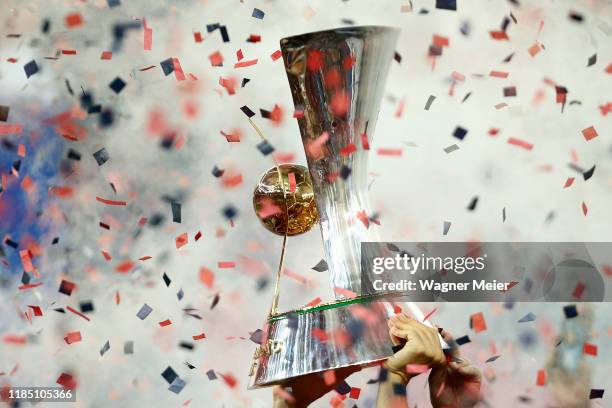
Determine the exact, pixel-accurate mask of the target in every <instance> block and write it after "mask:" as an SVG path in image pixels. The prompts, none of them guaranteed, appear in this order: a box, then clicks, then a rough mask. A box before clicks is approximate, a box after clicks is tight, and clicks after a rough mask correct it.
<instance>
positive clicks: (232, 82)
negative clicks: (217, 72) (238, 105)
mask: <svg viewBox="0 0 612 408" xmlns="http://www.w3.org/2000/svg"><path fill="white" fill-rule="evenodd" d="M219 85H221V86H222V87H223V88H225V90H226V91H227V93H228V95H233V94H235V93H236V86H237V85H238V81H237V80H236V79H235V78H223V77H221V78H219Z"/></svg>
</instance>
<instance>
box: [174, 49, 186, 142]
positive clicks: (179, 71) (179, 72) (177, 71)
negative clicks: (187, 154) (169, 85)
mask: <svg viewBox="0 0 612 408" xmlns="http://www.w3.org/2000/svg"><path fill="white" fill-rule="evenodd" d="M172 65H173V66H174V77H175V78H176V80H177V81H184V80H185V73H184V72H183V67H181V63H180V62H179V59H178V58H172ZM177 147H178V146H177Z"/></svg>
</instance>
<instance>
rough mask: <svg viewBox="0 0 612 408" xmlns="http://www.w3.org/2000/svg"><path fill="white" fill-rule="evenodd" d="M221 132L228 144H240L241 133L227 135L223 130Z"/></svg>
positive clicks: (235, 132)
mask: <svg viewBox="0 0 612 408" xmlns="http://www.w3.org/2000/svg"><path fill="white" fill-rule="evenodd" d="M220 132H221V134H222V135H223V136H225V140H227V141H228V143H239V142H240V132H238V131H233V133H225V132H224V131H222V130H220Z"/></svg>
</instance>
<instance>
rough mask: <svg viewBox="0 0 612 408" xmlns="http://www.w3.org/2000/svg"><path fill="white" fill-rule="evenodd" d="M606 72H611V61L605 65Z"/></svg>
mask: <svg viewBox="0 0 612 408" xmlns="http://www.w3.org/2000/svg"><path fill="white" fill-rule="evenodd" d="M606 74H612V62H611V63H609V64H608V66H607V67H606Z"/></svg>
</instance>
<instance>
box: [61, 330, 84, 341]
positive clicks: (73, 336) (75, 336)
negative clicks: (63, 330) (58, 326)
mask: <svg viewBox="0 0 612 408" xmlns="http://www.w3.org/2000/svg"><path fill="white" fill-rule="evenodd" d="M82 339H83V338H82V337H81V332H80V331H75V332H70V333H68V334H66V337H64V341H65V342H66V343H67V344H72V343H78V342H79V341H81V340H82Z"/></svg>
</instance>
